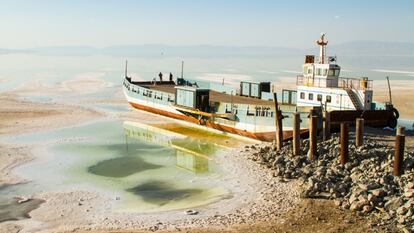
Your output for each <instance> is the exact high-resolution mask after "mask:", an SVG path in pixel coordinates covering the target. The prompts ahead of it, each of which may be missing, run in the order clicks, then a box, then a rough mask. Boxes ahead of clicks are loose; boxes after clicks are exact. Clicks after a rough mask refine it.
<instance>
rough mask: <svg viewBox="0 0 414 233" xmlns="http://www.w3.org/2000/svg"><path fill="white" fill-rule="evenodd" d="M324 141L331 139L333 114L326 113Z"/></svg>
mask: <svg viewBox="0 0 414 233" xmlns="http://www.w3.org/2000/svg"><path fill="white" fill-rule="evenodd" d="M323 123H324V124H323V140H324V141H326V140H329V139H330V138H331V113H330V112H325V120H324V122H323Z"/></svg>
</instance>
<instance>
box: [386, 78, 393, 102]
mask: <svg viewBox="0 0 414 233" xmlns="http://www.w3.org/2000/svg"><path fill="white" fill-rule="evenodd" d="M387 83H388V95H389V98H390V104H392V97H391V86H390V78H389V77H388V76H387Z"/></svg>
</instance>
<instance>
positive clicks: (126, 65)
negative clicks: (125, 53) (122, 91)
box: [125, 60, 128, 78]
mask: <svg viewBox="0 0 414 233" xmlns="http://www.w3.org/2000/svg"><path fill="white" fill-rule="evenodd" d="M125 78H128V60H125Z"/></svg>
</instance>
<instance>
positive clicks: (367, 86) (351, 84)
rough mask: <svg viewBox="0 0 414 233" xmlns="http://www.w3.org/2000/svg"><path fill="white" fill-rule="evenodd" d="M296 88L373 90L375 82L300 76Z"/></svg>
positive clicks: (365, 79)
mask: <svg viewBox="0 0 414 233" xmlns="http://www.w3.org/2000/svg"><path fill="white" fill-rule="evenodd" d="M296 86H309V87H327V88H341V89H347V88H349V89H354V90H372V87H373V82H372V80H368V79H367V78H346V77H339V78H337V79H327V78H316V77H304V76H303V75H298V76H297V77H296Z"/></svg>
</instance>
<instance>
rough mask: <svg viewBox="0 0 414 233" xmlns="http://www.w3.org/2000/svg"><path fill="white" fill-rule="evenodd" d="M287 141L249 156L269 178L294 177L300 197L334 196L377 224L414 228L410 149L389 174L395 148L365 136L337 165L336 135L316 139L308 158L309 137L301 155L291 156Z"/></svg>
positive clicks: (413, 175)
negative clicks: (396, 172)
mask: <svg viewBox="0 0 414 233" xmlns="http://www.w3.org/2000/svg"><path fill="white" fill-rule="evenodd" d="M291 148H292V146H291V145H290V143H287V145H286V146H284V147H283V148H282V150H280V151H275V150H274V149H273V146H260V147H259V146H252V147H251V148H250V149H254V151H253V153H251V156H250V159H252V160H253V161H256V162H258V163H260V164H261V165H263V166H267V167H268V168H270V169H272V170H274V176H276V177H282V178H283V179H299V180H301V183H302V184H303V185H302V187H303V193H302V196H303V197H307V198H329V199H334V200H335V204H336V205H337V206H340V207H341V208H345V209H351V210H353V211H358V213H361V214H371V213H372V214H375V215H378V216H379V217H380V218H379V219H381V221H379V222H378V224H379V225H382V224H389V223H396V224H397V226H398V227H400V228H401V229H402V230H403V231H405V232H414V152H413V151H408V150H406V151H405V155H404V175H402V176H400V177H394V176H393V174H392V171H393V159H394V149H393V147H391V146H388V145H386V144H384V143H379V142H377V141H375V140H372V139H370V138H367V137H366V138H365V139H364V145H363V146H361V147H355V145H354V143H353V141H352V140H351V141H350V146H349V162H348V163H346V165H344V166H343V165H341V164H340V163H339V160H338V158H339V151H340V144H339V137H338V135H334V136H333V138H332V139H330V140H327V141H324V142H320V143H318V156H317V158H316V159H315V160H314V161H309V160H308V159H307V156H306V154H307V151H308V149H309V141H308V140H302V141H301V154H302V156H292V149H291Z"/></svg>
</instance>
